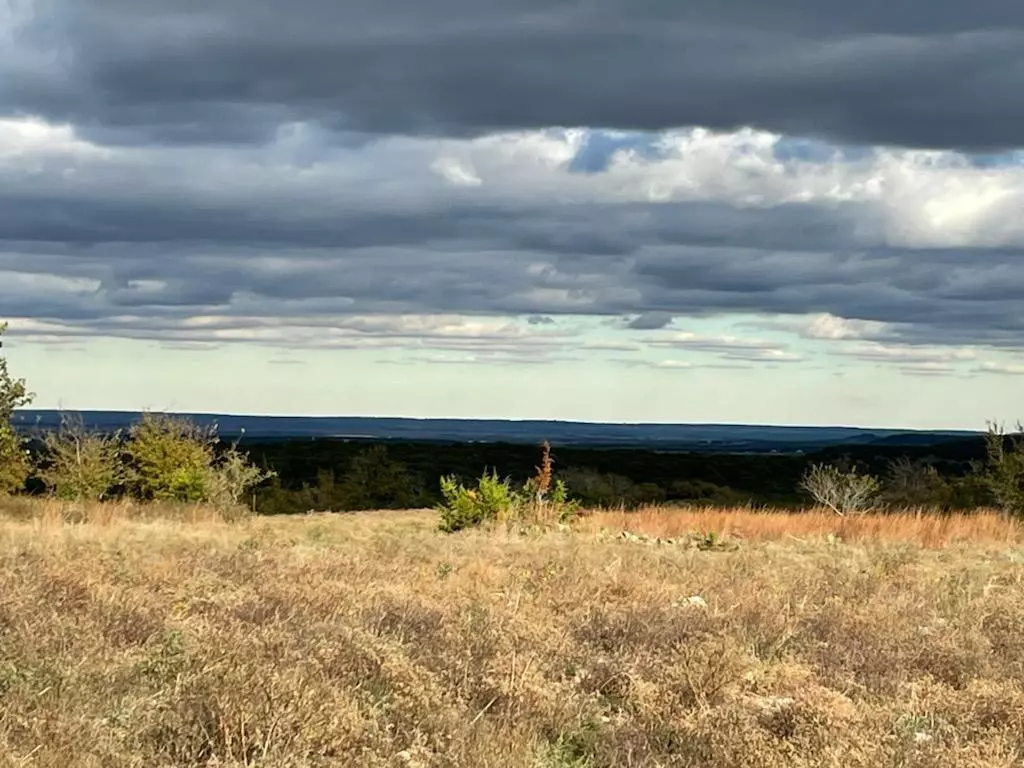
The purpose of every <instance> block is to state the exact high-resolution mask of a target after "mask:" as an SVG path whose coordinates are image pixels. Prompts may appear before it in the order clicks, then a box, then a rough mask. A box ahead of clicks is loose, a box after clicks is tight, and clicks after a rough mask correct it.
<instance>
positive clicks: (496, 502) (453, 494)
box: [437, 472, 523, 533]
mask: <svg viewBox="0 0 1024 768" xmlns="http://www.w3.org/2000/svg"><path fill="white" fill-rule="evenodd" d="M441 495H442V496H443V497H444V501H443V502H442V503H441V504H440V505H439V506H438V507H437V511H438V512H439V514H440V515H441V530H442V531H445V532H447V533H454V532H455V531H459V530H462V529H463V528H472V527H474V526H478V525H481V524H482V523H488V522H496V521H499V520H505V519H510V518H513V517H515V516H516V508H517V507H518V506H519V505H521V504H522V503H523V499H522V498H521V496H520V495H519V494H517V493H516V492H515V491H513V490H512V483H511V481H510V480H508V479H507V478H506V479H505V480H501V479H499V478H498V474H497V472H492V473H491V474H486V473H485V474H484V475H483V476H482V477H481V478H480V480H479V481H477V486H476V488H467V487H466V486H464V485H462V484H461V483H459V482H458V480H457V479H456V478H455V477H453V476H450V475H449V476H446V477H442V478H441Z"/></svg>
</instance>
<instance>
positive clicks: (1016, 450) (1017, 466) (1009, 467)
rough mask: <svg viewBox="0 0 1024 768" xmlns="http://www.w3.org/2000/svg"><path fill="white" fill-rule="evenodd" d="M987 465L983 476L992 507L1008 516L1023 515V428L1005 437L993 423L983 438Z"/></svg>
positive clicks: (1019, 426) (1003, 432)
mask: <svg viewBox="0 0 1024 768" xmlns="http://www.w3.org/2000/svg"><path fill="white" fill-rule="evenodd" d="M985 446H986V449H987V453H988V465H987V467H986V471H985V474H984V477H985V480H986V483H987V485H988V487H989V489H990V490H991V493H992V496H993V498H994V499H995V501H996V503H997V504H998V505H999V506H1000V508H1002V510H1003V511H1004V512H1006V513H1007V514H1011V515H1024V426H1022V425H1021V424H1017V434H1015V435H1007V434H1006V433H1005V431H1004V430H1003V428H1002V427H1001V426H999V425H997V424H995V423H990V424H989V425H988V433H987V434H986V436H985Z"/></svg>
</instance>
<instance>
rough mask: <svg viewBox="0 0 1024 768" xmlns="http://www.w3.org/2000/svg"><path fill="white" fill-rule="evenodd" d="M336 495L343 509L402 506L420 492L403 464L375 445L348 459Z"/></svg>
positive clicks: (416, 497)
mask: <svg viewBox="0 0 1024 768" xmlns="http://www.w3.org/2000/svg"><path fill="white" fill-rule="evenodd" d="M338 491H339V496H340V499H341V502H342V504H343V505H344V508H345V509H406V508H408V507H412V506H415V505H416V504H417V502H418V501H420V498H419V497H420V496H421V494H419V493H418V492H417V489H416V487H415V485H414V483H413V479H412V476H411V475H410V474H409V472H408V470H407V469H406V467H405V465H404V464H402V463H401V462H399V461H395V460H393V459H391V458H390V457H389V456H388V449H387V447H386V446H383V445H375V446H373V447H372V448H369V449H367V450H366V451H363V452H362V453H360V454H359V455H358V456H356V457H354V458H353V459H352V463H351V464H350V465H349V470H348V472H347V473H346V474H345V477H344V478H343V479H342V481H341V483H340V485H339V488H338Z"/></svg>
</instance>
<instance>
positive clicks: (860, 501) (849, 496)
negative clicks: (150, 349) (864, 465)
mask: <svg viewBox="0 0 1024 768" xmlns="http://www.w3.org/2000/svg"><path fill="white" fill-rule="evenodd" d="M800 487H801V488H802V489H803V490H805V491H806V492H807V493H809V494H810V495H811V497H812V498H813V499H814V500H815V501H816V502H817V503H818V504H820V505H821V506H823V507H827V508H828V509H831V510H832V511H833V512H835V513H836V514H837V515H840V516H843V515H847V514H851V513H857V512H864V511H865V510H867V509H868V508H869V507H870V506H871V502H872V501H873V500H874V498H875V495H876V494H877V493H878V490H879V487H880V484H879V482H878V479H877V478H875V477H873V476H871V475H862V474H860V473H858V472H857V470H855V469H851V470H849V471H844V470H842V469H839V468H838V467H834V466H831V465H829V464H814V465H812V466H811V467H809V468H808V470H807V472H805V473H804V476H803V479H802V480H801V481H800Z"/></svg>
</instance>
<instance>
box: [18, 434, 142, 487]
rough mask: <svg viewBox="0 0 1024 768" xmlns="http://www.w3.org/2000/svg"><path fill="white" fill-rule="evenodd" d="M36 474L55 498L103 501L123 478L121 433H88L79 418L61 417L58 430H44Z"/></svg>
mask: <svg viewBox="0 0 1024 768" xmlns="http://www.w3.org/2000/svg"><path fill="white" fill-rule="evenodd" d="M42 443H43V449H42V454H41V456H40V461H39V464H38V466H37V471H36V476H37V477H38V478H39V479H40V480H41V481H42V482H43V484H44V485H46V487H47V488H48V489H49V490H50V491H51V492H52V493H53V494H54V495H56V496H57V497H58V498H61V499H66V500H70V501H103V500H104V499H106V498H109V497H110V496H111V495H112V494H113V493H115V492H116V489H117V486H119V485H121V484H122V483H123V482H124V479H125V471H124V464H123V463H122V461H121V434H120V433H119V432H117V433H114V434H102V433H98V432H90V431H89V430H87V429H86V428H85V424H84V422H83V421H82V419H81V417H78V418H77V419H76V418H72V417H67V416H65V417H62V418H61V426H60V429H59V430H58V431H56V432H47V433H46V434H45V435H44V436H43V439H42Z"/></svg>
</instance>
